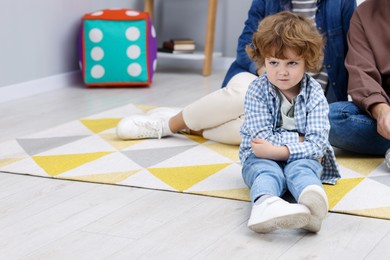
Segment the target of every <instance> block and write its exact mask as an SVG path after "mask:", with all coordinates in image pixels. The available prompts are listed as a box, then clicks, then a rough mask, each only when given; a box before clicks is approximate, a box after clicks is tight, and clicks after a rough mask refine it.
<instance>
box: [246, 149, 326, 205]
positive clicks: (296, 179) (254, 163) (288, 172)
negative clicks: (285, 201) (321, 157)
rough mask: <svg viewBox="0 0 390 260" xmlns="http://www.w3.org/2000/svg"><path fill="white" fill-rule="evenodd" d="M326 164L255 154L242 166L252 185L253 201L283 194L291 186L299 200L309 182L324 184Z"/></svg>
mask: <svg viewBox="0 0 390 260" xmlns="http://www.w3.org/2000/svg"><path fill="white" fill-rule="evenodd" d="M321 174H322V165H321V164H320V162H319V161H317V160H313V159H300V160H296V161H293V162H290V163H286V162H277V161H273V160H267V159H261V158H257V157H256V156H255V155H254V154H251V155H250V156H249V157H248V159H246V160H245V162H244V165H243V167H242V177H243V178H244V182H245V183H246V185H247V186H248V187H249V188H250V197H251V201H252V203H253V202H254V201H255V200H256V199H257V198H259V197H260V196H262V195H266V194H268V195H273V196H278V197H282V196H283V195H284V193H286V191H287V190H289V191H290V193H291V195H292V196H293V197H294V198H295V200H296V201H298V198H299V196H300V195H301V193H302V191H303V189H304V188H306V187H307V186H309V185H318V186H320V187H322V183H321V180H320V177H321Z"/></svg>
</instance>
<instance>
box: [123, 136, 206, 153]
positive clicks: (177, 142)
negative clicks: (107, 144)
mask: <svg viewBox="0 0 390 260" xmlns="http://www.w3.org/2000/svg"><path fill="white" fill-rule="evenodd" d="M188 145H199V143H198V142H195V141H193V140H191V139H189V138H188V137H186V136H184V135H181V134H176V135H174V136H168V137H163V138H161V139H145V140H143V141H142V142H140V143H138V144H134V145H132V146H130V147H128V148H126V149H124V150H123V151H129V150H138V149H154V148H164V147H176V146H188Z"/></svg>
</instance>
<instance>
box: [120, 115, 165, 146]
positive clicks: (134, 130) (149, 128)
mask: <svg viewBox="0 0 390 260" xmlns="http://www.w3.org/2000/svg"><path fill="white" fill-rule="evenodd" d="M116 134H117V136H118V137H119V138H121V139H123V140H134V139H146V138H158V139H160V138H161V137H162V136H163V120H162V119H161V118H154V117H151V116H143V115H134V116H129V117H126V118H123V119H122V120H121V121H120V122H119V123H118V125H117V127H116Z"/></svg>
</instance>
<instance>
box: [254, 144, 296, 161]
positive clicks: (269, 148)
mask: <svg viewBox="0 0 390 260" xmlns="http://www.w3.org/2000/svg"><path fill="white" fill-rule="evenodd" d="M251 146H252V150H253V153H254V154H255V155H256V157H259V158H263V159H269V160H275V161H287V160H288V158H289V157H290V151H289V150H288V148H287V147H286V146H275V145H273V144H272V143H270V142H268V141H267V140H264V139H260V138H255V139H253V140H252V142H251Z"/></svg>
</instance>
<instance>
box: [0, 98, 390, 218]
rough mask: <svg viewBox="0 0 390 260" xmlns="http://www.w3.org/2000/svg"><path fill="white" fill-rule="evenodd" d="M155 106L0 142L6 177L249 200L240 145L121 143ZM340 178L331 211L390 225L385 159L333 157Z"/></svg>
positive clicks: (174, 140) (185, 138) (187, 138)
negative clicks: (121, 131)
mask: <svg viewBox="0 0 390 260" xmlns="http://www.w3.org/2000/svg"><path fill="white" fill-rule="evenodd" d="M152 108H154V107H152V106H147V105H133V104H129V105H126V106H123V107H119V108H115V109H111V110H108V111H106V112H103V113H99V114H95V115H92V116H88V117H85V118H81V119H79V120H75V121H72V122H69V123H66V124H63V125H60V126H57V127H54V128H51V129H47V130H44V131H41V132H39V133H35V134H32V135H28V136H22V137H20V138H17V139H15V140H10V141H7V142H4V143H0V174H1V172H7V173H17V174H26V175H34V176H42V177H48V178H57V179H66V180H74V181H85V182H95V183H107V184H115V185H122V186H131V187H142V188H149V189H158V190H165V191H174V192H183V193H191V194H198V195H203V196H213V197H220V198H227V199H236V200H243V201H249V191H248V188H247V187H246V185H245V184H244V182H243V180H242V177H241V165H240V162H239V159H238V146H231V145H224V144H220V143H216V142H213V141H208V140H206V139H203V138H201V137H198V136H191V135H184V134H177V135H174V136H171V137H167V138H162V139H160V140H156V139H146V140H133V141H122V140H119V139H118V138H117V137H116V135H115V127H116V125H117V123H118V122H119V121H120V120H121V118H123V117H125V116H129V115H132V114H144V113H146V112H147V111H148V110H149V109H152ZM336 157H337V161H338V163H339V165H340V169H341V175H342V179H340V180H339V181H338V182H337V184H336V185H325V190H326V193H327V195H328V198H329V208H330V212H335V213H344V214H352V215H358V216H365V217H373V218H382V219H389V220H390V172H389V171H388V169H387V168H386V167H385V164H384V158H383V157H358V156H356V155H350V154H346V153H342V152H340V151H336Z"/></svg>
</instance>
